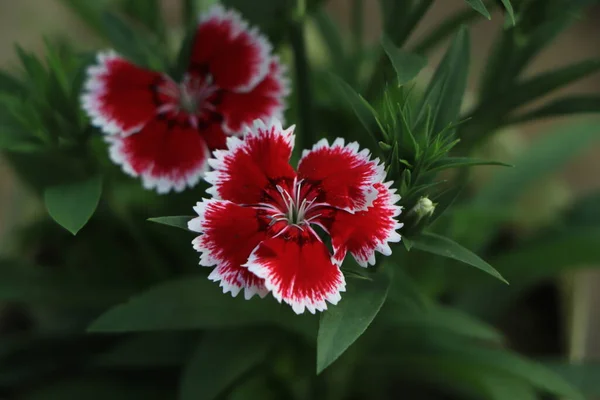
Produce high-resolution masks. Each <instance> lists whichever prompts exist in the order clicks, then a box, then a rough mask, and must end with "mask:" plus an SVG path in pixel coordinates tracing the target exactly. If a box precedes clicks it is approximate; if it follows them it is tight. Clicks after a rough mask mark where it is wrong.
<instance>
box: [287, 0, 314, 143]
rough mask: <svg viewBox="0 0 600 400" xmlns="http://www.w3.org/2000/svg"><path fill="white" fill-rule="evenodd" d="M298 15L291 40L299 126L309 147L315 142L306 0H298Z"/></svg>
mask: <svg viewBox="0 0 600 400" xmlns="http://www.w3.org/2000/svg"><path fill="white" fill-rule="evenodd" d="M297 11H298V13H297V15H296V18H295V20H294V21H293V22H292V24H291V27H290V42H291V45H292V49H293V51H294V69H295V74H296V79H295V84H296V88H295V89H296V90H295V91H296V93H297V99H298V117H299V118H298V128H299V135H298V136H299V137H300V142H301V143H300V144H301V145H302V146H301V148H304V149H306V148H308V147H310V146H312V143H313V132H314V131H313V129H314V127H313V110H312V94H311V86H310V85H311V81H310V69H309V65H308V60H307V56H306V40H305V37H304V12H305V11H306V4H305V1H304V0H299V1H298V8H297Z"/></svg>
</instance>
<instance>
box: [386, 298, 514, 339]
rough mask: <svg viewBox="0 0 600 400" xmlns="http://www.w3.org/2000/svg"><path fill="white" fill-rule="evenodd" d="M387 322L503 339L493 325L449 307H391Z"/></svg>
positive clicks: (410, 327) (406, 327) (473, 336)
mask: <svg viewBox="0 0 600 400" xmlns="http://www.w3.org/2000/svg"><path fill="white" fill-rule="evenodd" d="M386 322H387V323H389V324H391V325H393V326H396V327H399V328H401V329H422V330H424V331H436V332H438V331H444V332H450V333H453V334H457V335H461V336H465V337H469V338H475V339H480V340H487V341H492V342H502V341H503V337H502V334H501V333H500V332H498V331H497V330H496V329H494V328H493V327H491V326H489V325H487V324H486V323H484V322H481V321H478V320H477V319H475V318H473V317H471V316H470V315H469V314H466V313H464V312H462V311H460V310H458V309H453V308H449V307H442V306H436V307H429V308H427V309H425V310H422V309H421V310H418V312H414V311H402V312H396V310H394V309H391V310H389V311H387V312H386Z"/></svg>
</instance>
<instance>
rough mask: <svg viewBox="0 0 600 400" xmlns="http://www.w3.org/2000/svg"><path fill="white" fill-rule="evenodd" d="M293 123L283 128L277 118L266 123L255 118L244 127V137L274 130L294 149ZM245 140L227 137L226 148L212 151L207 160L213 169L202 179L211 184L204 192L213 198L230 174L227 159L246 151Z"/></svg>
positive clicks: (217, 194)
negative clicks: (250, 124) (249, 124)
mask: <svg viewBox="0 0 600 400" xmlns="http://www.w3.org/2000/svg"><path fill="white" fill-rule="evenodd" d="M295 128H296V126H295V125H292V126H290V127H288V128H287V129H283V127H282V125H281V121H279V120H278V119H277V118H274V117H273V118H271V120H270V121H269V122H267V123H264V122H263V121H262V120H260V119H257V120H255V121H254V123H253V124H252V127H246V130H245V133H244V138H247V137H249V136H254V137H261V136H265V135H268V134H270V133H271V132H274V133H275V134H276V135H277V136H280V137H282V138H283V139H284V142H285V143H286V144H287V145H288V146H290V149H291V150H293V149H294V140H295V136H294V129H295ZM246 143H247V142H246V141H245V140H243V139H240V138H238V137H235V136H230V137H228V138H227V143H226V145H227V149H226V150H215V151H213V153H212V158H209V159H208V160H207V163H208V165H209V166H210V167H211V168H212V169H213V170H212V171H210V172H207V173H206V174H205V175H204V180H205V181H206V182H208V183H209V184H211V186H210V187H209V188H208V189H206V193H208V194H210V195H211V196H212V197H213V198H214V199H220V198H221V197H220V195H219V184H220V183H221V182H228V181H229V180H230V179H231V176H230V175H229V174H228V172H227V160H229V159H233V158H235V156H236V154H237V153H238V152H240V151H246V150H247V146H246Z"/></svg>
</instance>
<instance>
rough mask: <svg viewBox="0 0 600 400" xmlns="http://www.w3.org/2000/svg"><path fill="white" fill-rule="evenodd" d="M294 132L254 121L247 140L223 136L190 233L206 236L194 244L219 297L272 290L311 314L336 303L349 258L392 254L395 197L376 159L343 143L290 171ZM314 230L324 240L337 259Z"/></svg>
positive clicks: (322, 147) (316, 150) (365, 260)
mask: <svg viewBox="0 0 600 400" xmlns="http://www.w3.org/2000/svg"><path fill="white" fill-rule="evenodd" d="M293 129H294V128H293V127H291V128H288V129H286V130H283V129H282V127H281V123H280V122H279V121H277V120H275V119H273V120H272V121H271V122H270V123H269V124H268V125H266V126H265V125H264V124H263V123H262V122H260V121H257V122H256V123H255V124H254V127H253V128H248V130H247V131H246V135H245V137H244V140H240V139H239V138H236V137H231V138H228V139H227V147H228V149H227V150H217V151H215V152H214V157H215V158H213V159H210V160H209V161H208V163H209V165H210V166H211V167H213V168H214V171H212V172H208V173H207V174H206V177H205V179H206V180H207V181H208V182H209V183H211V184H212V187H210V188H209V189H208V190H207V192H208V193H210V194H212V196H213V198H212V199H204V200H203V201H202V202H199V203H198V204H197V206H196V207H195V208H194V209H195V210H196V212H197V213H198V215H199V216H198V217H197V218H194V219H192V220H191V221H190V222H189V229H190V230H193V231H196V232H200V233H202V235H201V236H199V237H197V238H196V239H194V241H193V245H194V248H195V249H196V250H198V251H199V252H200V253H201V255H200V265H203V266H207V267H211V266H216V268H215V269H214V270H213V271H212V273H211V274H210V275H209V279H211V280H213V281H220V282H221V284H220V285H221V286H222V287H223V291H224V292H225V293H226V292H231V294H232V295H233V296H236V295H237V294H238V293H239V292H240V291H241V289H242V288H243V289H244V294H245V297H246V298H250V297H252V296H253V295H254V294H259V295H260V296H261V297H264V296H265V295H266V294H267V293H268V292H269V291H271V292H272V293H273V296H274V297H275V298H276V299H277V300H278V301H280V302H281V301H282V300H283V301H285V302H286V303H288V304H290V305H291V306H292V308H293V309H294V311H295V312H296V313H302V312H303V311H304V309H305V308H306V309H308V311H310V312H311V313H314V312H315V310H319V311H323V310H325V309H326V308H327V305H326V304H325V301H326V300H327V301H329V302H330V303H332V304H336V303H337V302H338V301H339V300H340V292H343V291H344V290H345V285H346V284H345V280H344V276H343V275H342V273H341V271H340V269H339V266H340V265H341V263H342V261H343V260H344V257H345V255H346V252H350V253H351V254H352V255H353V256H354V258H355V259H356V261H357V262H358V263H359V264H360V265H362V266H364V267H367V266H368V264H374V263H375V251H376V250H377V251H379V252H380V253H383V254H384V255H390V254H391V249H390V247H389V245H388V242H398V241H399V240H400V235H399V234H398V233H397V232H396V230H397V229H398V228H400V227H401V226H402V224H400V223H398V222H397V221H396V219H395V217H397V216H398V215H399V214H400V207H399V206H396V205H395V203H396V202H397V201H398V200H399V199H400V197H399V196H398V195H396V194H394V193H395V190H394V189H391V182H388V183H383V179H384V177H385V172H384V169H383V165H381V164H379V160H377V159H375V160H370V156H369V152H368V150H366V149H365V150H362V151H359V149H358V144H357V143H349V144H347V145H344V140H343V139H336V140H335V141H334V142H333V144H331V145H329V143H328V142H327V140H325V139H323V140H321V141H319V142H318V143H317V144H316V145H315V146H314V147H313V148H312V150H305V151H304V154H303V155H302V159H301V160H300V162H299V165H298V169H297V171H294V169H293V168H292V167H291V166H290V165H289V160H290V156H291V154H292V147H293V143H294V135H293ZM317 227H318V228H319V229H320V230H322V231H324V232H325V233H326V234H328V235H329V236H330V238H331V247H332V249H333V254H331V252H330V251H329V249H328V248H327V246H326V245H325V244H324V243H323V241H322V240H321V238H320V237H319V235H318V234H317V232H316V231H315V228H317Z"/></svg>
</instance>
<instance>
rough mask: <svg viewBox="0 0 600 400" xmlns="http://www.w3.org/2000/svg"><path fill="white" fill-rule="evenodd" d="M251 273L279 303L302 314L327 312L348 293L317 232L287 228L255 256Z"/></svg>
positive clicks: (266, 243) (250, 260)
mask: <svg viewBox="0 0 600 400" xmlns="http://www.w3.org/2000/svg"><path fill="white" fill-rule="evenodd" d="M246 266H247V267H248V270H250V272H252V273H254V274H255V275H257V276H259V277H261V278H263V279H264V280H265V286H266V287H267V289H269V290H270V291H271V292H272V293H273V296H274V297H275V298H276V299H277V300H278V301H280V302H281V301H282V300H283V301H284V302H286V303H287V304H289V305H291V306H292V309H293V310H294V311H295V312H296V313H297V314H301V313H303V312H304V309H305V308H306V309H308V311H310V312H311V313H313V314H314V313H315V311H317V310H318V311H323V310H325V309H327V304H326V303H325V301H328V302H330V303H331V304H337V303H338V301H339V300H340V299H341V295H340V292H343V291H345V290H346V282H345V280H344V275H342V273H341V271H340V269H339V268H338V267H337V266H336V265H335V264H333V263H332V262H331V259H330V255H329V251H328V250H327V247H326V246H325V245H324V244H323V242H321V240H320V239H319V237H318V236H317V235H316V234H315V232H314V231H313V230H312V229H310V228H308V229H304V230H301V229H300V228H298V227H296V226H292V225H290V226H288V228H287V229H285V230H283V231H282V232H281V233H280V234H279V235H276V236H275V237H273V238H271V239H267V240H265V241H264V242H262V243H261V244H260V245H258V246H257V247H256V249H255V250H254V251H253V252H252V255H251V256H250V258H249V260H248V263H247V264H246Z"/></svg>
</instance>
